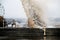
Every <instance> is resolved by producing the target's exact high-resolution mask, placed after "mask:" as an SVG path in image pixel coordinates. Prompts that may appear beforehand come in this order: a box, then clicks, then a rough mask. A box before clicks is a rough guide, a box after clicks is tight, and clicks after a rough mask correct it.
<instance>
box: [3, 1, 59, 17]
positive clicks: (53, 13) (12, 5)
mask: <svg viewBox="0 0 60 40" xmlns="http://www.w3.org/2000/svg"><path fill="white" fill-rule="evenodd" d="M3 1H4V2H2V4H3V5H4V7H5V17H8V18H9V17H10V18H11V17H13V18H20V17H21V18H26V14H25V12H24V9H23V6H22V3H21V1H20V0H3ZM39 1H40V0H39ZM44 1H45V0H42V1H41V4H43V2H44ZM45 2H46V7H47V10H46V12H47V14H48V17H49V18H58V17H60V0H46V1H45Z"/></svg>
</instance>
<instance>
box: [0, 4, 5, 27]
mask: <svg viewBox="0 0 60 40" xmlns="http://www.w3.org/2000/svg"><path fill="white" fill-rule="evenodd" d="M4 14H5V9H4V6H3V5H2V4H1V3H0V16H2V17H3V28H4Z"/></svg>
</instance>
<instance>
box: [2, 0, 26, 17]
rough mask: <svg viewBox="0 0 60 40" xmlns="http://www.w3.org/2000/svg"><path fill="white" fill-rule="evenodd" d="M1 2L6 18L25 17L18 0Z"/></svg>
mask: <svg viewBox="0 0 60 40" xmlns="http://www.w3.org/2000/svg"><path fill="white" fill-rule="evenodd" d="M2 4H3V5H4V8H5V17H6V18H26V14H25V11H24V9H23V6H22V3H21V1H20V0H3V2H2Z"/></svg>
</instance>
